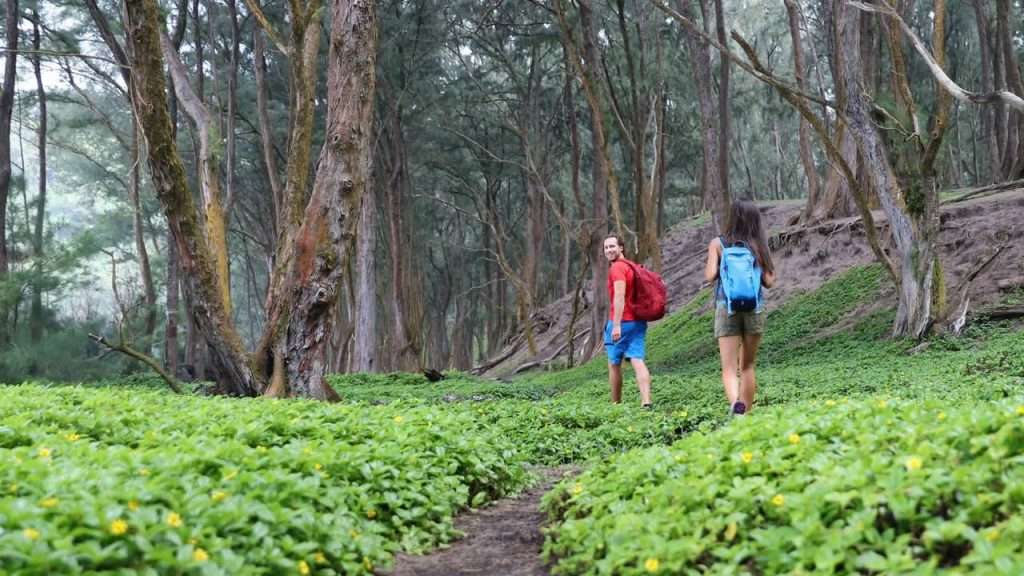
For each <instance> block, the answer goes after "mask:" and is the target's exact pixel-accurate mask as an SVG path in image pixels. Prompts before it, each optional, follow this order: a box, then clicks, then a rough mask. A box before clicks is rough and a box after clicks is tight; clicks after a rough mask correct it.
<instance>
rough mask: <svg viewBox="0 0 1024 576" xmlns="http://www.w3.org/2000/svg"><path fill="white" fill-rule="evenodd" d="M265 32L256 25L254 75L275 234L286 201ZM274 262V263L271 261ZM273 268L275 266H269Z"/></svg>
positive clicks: (254, 32)
mask: <svg viewBox="0 0 1024 576" xmlns="http://www.w3.org/2000/svg"><path fill="white" fill-rule="evenodd" d="M263 35H264V33H263V32H262V31H261V30H260V29H259V28H258V27H254V28H253V32H252V42H253V51H252V58H253V76H254V77H255V79H256V116H257V118H258V121H259V128H260V144H261V148H262V151H263V166H264V168H265V169H266V171H267V181H268V182H270V198H271V200H272V202H273V206H274V222H273V224H274V226H273V229H274V234H275V236H276V235H277V234H278V233H279V232H280V230H281V206H282V204H283V203H284V199H283V197H282V190H281V176H280V173H279V172H278V167H277V156H276V155H275V154H274V130H273V128H271V125H270V114H269V113H268V111H267V80H266V77H267V61H266V56H265V49H264V44H265V41H264V40H263ZM271 264H273V263H271ZM269 269H270V270H272V269H273V266H272V265H271V267H270V268H269Z"/></svg>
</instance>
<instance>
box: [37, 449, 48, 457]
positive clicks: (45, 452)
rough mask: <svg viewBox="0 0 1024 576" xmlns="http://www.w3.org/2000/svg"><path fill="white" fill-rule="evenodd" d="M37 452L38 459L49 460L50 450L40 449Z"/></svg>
mask: <svg viewBox="0 0 1024 576" xmlns="http://www.w3.org/2000/svg"><path fill="white" fill-rule="evenodd" d="M38 452H39V457H40V458H49V457H50V449H49V448H40V449H39V451H38Z"/></svg>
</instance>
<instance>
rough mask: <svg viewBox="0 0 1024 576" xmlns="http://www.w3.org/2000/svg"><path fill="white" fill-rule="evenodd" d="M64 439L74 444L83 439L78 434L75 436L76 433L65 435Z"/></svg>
mask: <svg viewBox="0 0 1024 576" xmlns="http://www.w3.org/2000/svg"><path fill="white" fill-rule="evenodd" d="M64 438H66V439H67V440H68V442H74V441H75V440H78V439H79V438H81V436H79V435H78V434H75V433H74V432H69V433H67V434H65V435H64Z"/></svg>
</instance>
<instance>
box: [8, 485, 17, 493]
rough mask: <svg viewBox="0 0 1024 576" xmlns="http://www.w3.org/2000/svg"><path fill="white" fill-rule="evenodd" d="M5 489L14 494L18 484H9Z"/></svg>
mask: <svg viewBox="0 0 1024 576" xmlns="http://www.w3.org/2000/svg"><path fill="white" fill-rule="evenodd" d="M7 491H8V492H10V493H11V494H16V493H17V492H18V485H17V484H11V485H10V486H8V487H7Z"/></svg>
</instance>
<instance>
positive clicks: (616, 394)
mask: <svg viewBox="0 0 1024 576" xmlns="http://www.w3.org/2000/svg"><path fill="white" fill-rule="evenodd" d="M608 385H609V386H610V387H611V389H612V404H618V403H620V402H622V364H612V363H611V362H609V363H608Z"/></svg>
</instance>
